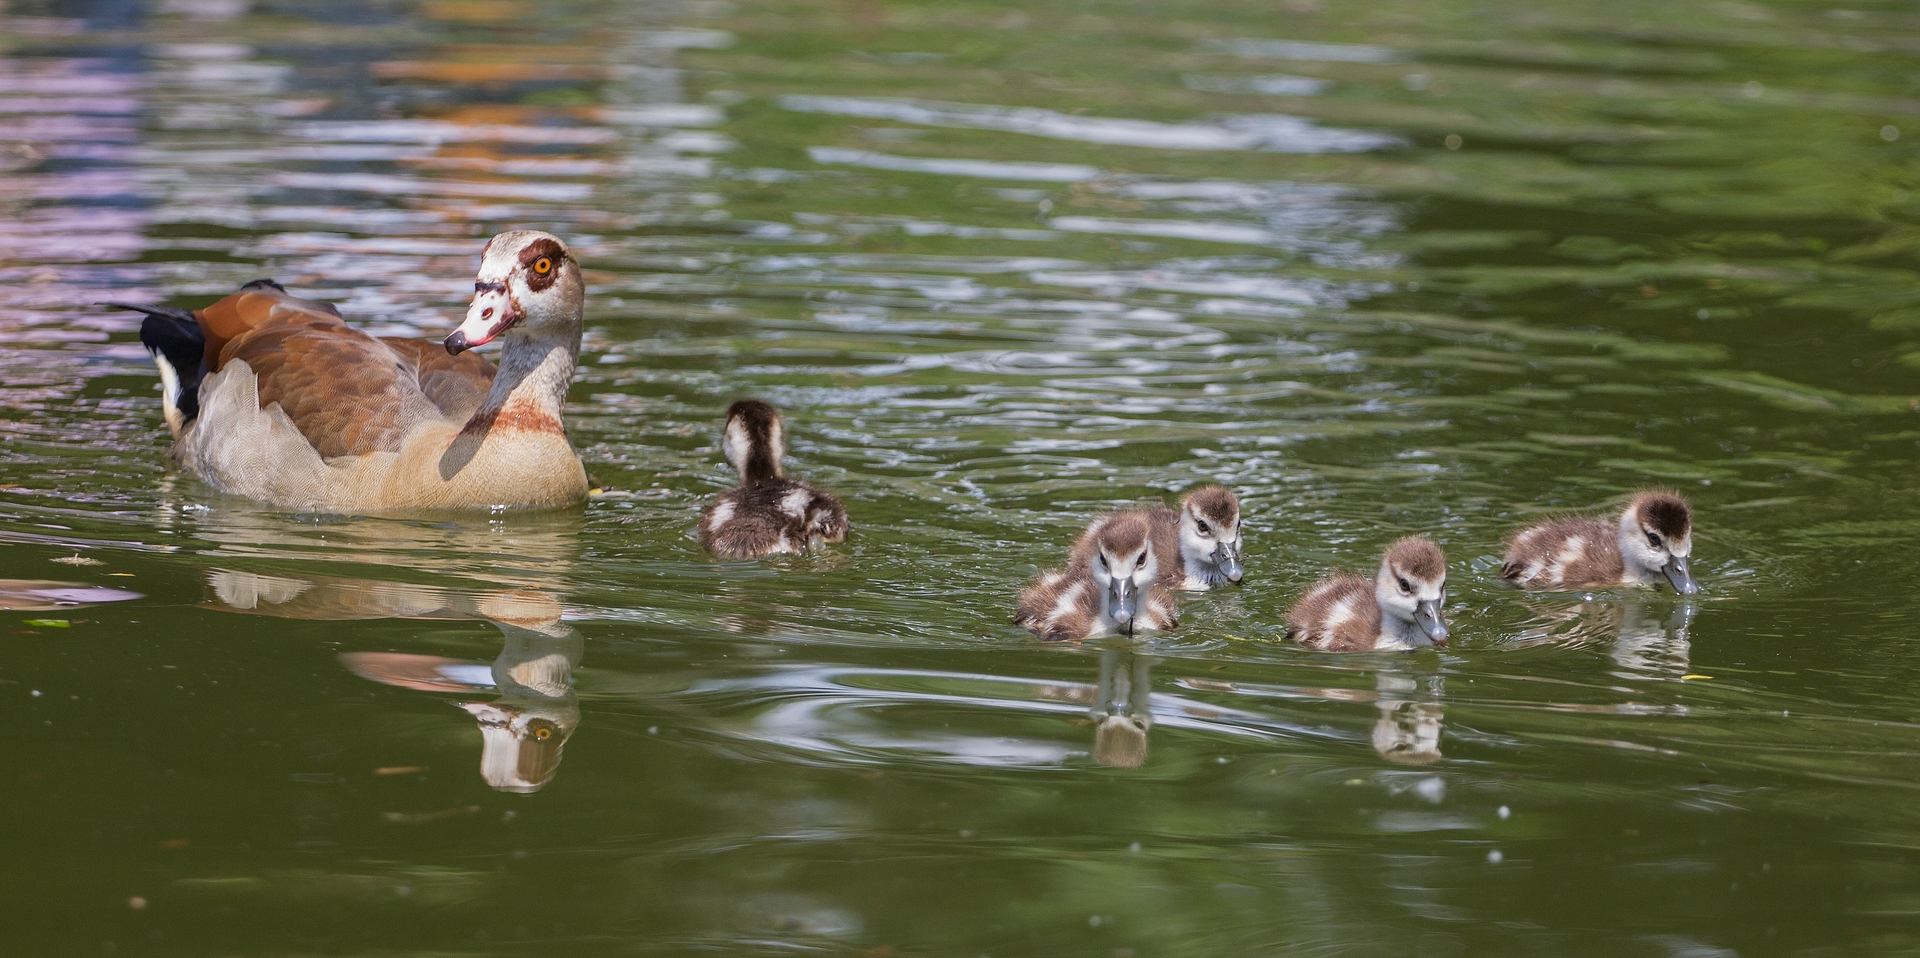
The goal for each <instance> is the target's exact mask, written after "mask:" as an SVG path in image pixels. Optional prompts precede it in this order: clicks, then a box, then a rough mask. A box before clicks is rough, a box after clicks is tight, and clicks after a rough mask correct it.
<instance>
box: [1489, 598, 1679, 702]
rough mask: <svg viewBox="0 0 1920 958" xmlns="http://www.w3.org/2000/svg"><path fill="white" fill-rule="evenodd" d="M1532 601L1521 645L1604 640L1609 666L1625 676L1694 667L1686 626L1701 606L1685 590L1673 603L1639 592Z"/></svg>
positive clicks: (1675, 673) (1665, 674) (1664, 674)
mask: <svg viewBox="0 0 1920 958" xmlns="http://www.w3.org/2000/svg"><path fill="white" fill-rule="evenodd" d="M1530 606H1531V610H1532V611H1533V613H1534V619H1535V624H1534V625H1533V626H1531V627H1530V628H1528V629H1526V630H1525V631H1523V632H1522V633H1521V635H1520V640H1519V641H1518V642H1517V643H1515V644H1516V645H1522V646H1524V645H1538V644H1541V643H1545V642H1557V643H1567V644H1582V645H1584V644H1595V645H1597V644H1601V643H1605V644H1606V645H1607V646H1608V655H1609V656H1610V657H1611V658H1612V659H1613V664H1614V668H1613V669H1612V670H1610V671H1611V673H1612V674H1613V675H1616V676H1619V677H1620V678H1627V679H1666V680H1674V681H1677V680H1679V679H1680V678H1681V677H1682V676H1685V675H1686V674H1687V673H1688V672H1689V671H1691V660H1692V642H1691V641H1690V640H1689V639H1688V637H1687V631H1688V629H1689V628H1690V627H1691V626H1692V625H1693V617H1694V616H1695V615H1697V614H1698V613H1699V611H1700V602H1699V600H1698V599H1695V598H1693V597H1692V596H1681V597H1680V599H1679V601H1677V602H1674V603H1673V604H1672V606H1671V607H1668V605H1667V604H1666V603H1663V602H1659V601H1657V600H1656V601H1648V600H1645V599H1638V598H1628V599H1614V600H1606V601H1587V602H1580V603H1578V604H1575V605H1565V606H1557V607H1556V606H1551V605H1547V604H1545V603H1540V604H1537V605H1536V604H1530Z"/></svg>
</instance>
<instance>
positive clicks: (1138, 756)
mask: <svg viewBox="0 0 1920 958" xmlns="http://www.w3.org/2000/svg"><path fill="white" fill-rule="evenodd" d="M1153 662H1154V659H1153V657H1152V656H1147V655H1139V654H1137V653H1135V652H1133V651H1132V650H1122V649H1101V650H1100V684H1099V686H1097V687H1096V688H1095V689H1094V692H1093V760H1094V761H1096V762H1099V763H1100V764H1102V765H1107V766H1111V767H1113V768H1139V767H1140V766H1142V765H1145V764H1146V763H1147V730H1148V729H1151V728H1153V709H1152V708H1151V707H1150V706H1149V705H1148V702H1147V700H1148V697H1149V696H1150V695H1151V694H1152V692H1153V683H1152V677H1151V673H1152V671H1153Z"/></svg>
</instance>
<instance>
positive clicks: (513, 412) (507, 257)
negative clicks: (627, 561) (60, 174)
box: [105, 230, 587, 512]
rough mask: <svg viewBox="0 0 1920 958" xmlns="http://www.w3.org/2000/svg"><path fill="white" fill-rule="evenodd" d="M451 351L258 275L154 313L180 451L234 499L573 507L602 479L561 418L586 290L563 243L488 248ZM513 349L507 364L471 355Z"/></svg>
mask: <svg viewBox="0 0 1920 958" xmlns="http://www.w3.org/2000/svg"><path fill="white" fill-rule="evenodd" d="M480 257H481V261H480V272H479V274H478V276H477V277H476V278H475V282H474V284H473V288H474V294H473V302H472V304H471V305H470V306H469V307H468V309H467V317H466V321H465V322H463V323H461V324H460V328H459V329H457V330H455V331H454V333H453V335H451V336H449V337H447V339H446V342H445V344H444V346H445V348H444V349H443V348H442V347H441V344H436V343H431V342H427V341H425V340H413V339H398V338H376V337H374V336H370V335H368V334H366V333H364V332H361V331H360V330H358V329H355V328H353V327H352V326H349V325H347V324H346V322H345V321H344V320H342V319H341V318H340V313H339V311H338V310H336V309H335V308H334V307H333V306H332V305H331V304H328V303H321V302H315V301H312V300H304V299H298V298H296V297H294V296H291V295H288V293H287V291H286V290H285V289H284V288H282V287H281V286H280V284H278V283H275V282H273V281H272V280H255V281H254V282H251V283H248V284H247V285H245V286H243V287H241V289H240V291H239V292H238V293H235V294H233V295H232V296H228V297H226V298H225V299H222V300H220V301H219V302H216V303H214V304H212V305H211V306H208V307H206V308H205V309H199V310H191V311H189V310H184V309H174V308H171V307H165V306H139V305H133V304H126V303H108V304H105V305H110V306H118V307H121V308H123V309H133V310H138V311H140V312H142V313H145V314H146V320H145V321H144V322H142V323H141V325H140V341H141V343H143V344H145V345H146V347H147V351H148V352H150V353H152V354H153V358H154V363H155V364H156V365H158V366H159V367H160V379H161V382H162V384H163V389H164V393H163V399H162V406H163V409H164V411H165V414H166V419H167V426H168V428H169V429H171V430H172V432H173V437H174V445H173V452H172V455H173V457H174V458H175V459H177V460H179V462H180V463H181V464H182V465H183V466H185V467H186V468H187V469H189V470H191V471H192V472H193V473H195V474H196V475H198V476H200V478H202V479H203V480H205V481H206V482H207V483H208V484H209V485H211V486H213V487H214V488H216V489H219V490H220V491H222V492H226V493H232V494H235V495H242V496H248V497H251V498H254V499H259V500H262V501H264V502H268V503H272V504H273V505H276V506H281V507H284V508H291V509H324V510H337V511H370V512H374V511H384V510H402V509H479V508H501V507H506V508H528V507H552V506H566V505H571V504H574V503H577V502H580V501H581V500H582V499H585V498H586V495H587V476H586V472H585V470H584V469H583V468H582V467H581V465H580V457H579V456H578V455H577V454H575V453H574V451H573V445H572V443H570V442H568V441H567V433H566V430H565V429H564V428H563V427H562V426H561V424H560V412H561V407H562V405H563V404H564V403H565V401H566V396H567V387H568V386H569V385H570V384H571V382H572V380H573V368H574V363H575V361H576V360H577V359H578V357H579V354H580V326H581V312H582V307H583V303H584V301H585V287H584V285H583V283H582V282H581V278H580V266H579V264H578V263H577V262H575V260H574V258H573V254H572V253H571V252H569V251H568V250H567V246H566V244H565V243H562V242H561V241H560V240H559V238H558V237H555V236H553V235H552V234H549V233H542V232H537V231H534V230H519V231H515V232H510V233H501V234H500V235H498V236H495V237H494V238H493V239H492V240H490V241H488V243H487V245H486V248H485V249H483V250H482V251H481V254H480ZM495 339H499V340H501V342H502V346H503V348H502V350H501V353H500V366H499V368H498V369H496V368H495V367H494V365H493V364H492V363H490V362H488V361H487V360H485V359H483V358H481V357H479V356H478V355H476V354H474V353H470V352H467V351H468V350H470V349H472V348H473V347H475V346H480V345H484V344H486V343H489V342H492V341H493V340H495Z"/></svg>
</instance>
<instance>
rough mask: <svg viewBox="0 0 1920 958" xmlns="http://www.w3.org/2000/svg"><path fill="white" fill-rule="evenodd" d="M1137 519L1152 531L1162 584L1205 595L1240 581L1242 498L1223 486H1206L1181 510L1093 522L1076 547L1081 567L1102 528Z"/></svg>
mask: <svg viewBox="0 0 1920 958" xmlns="http://www.w3.org/2000/svg"><path fill="white" fill-rule="evenodd" d="M1122 515H1138V516H1142V517H1144V518H1145V519H1146V520H1147V522H1148V523H1150V524H1151V525H1152V527H1153V555H1154V558H1155V559H1156V560H1158V563H1157V564H1158V565H1159V566H1160V584H1161V585H1164V586H1166V587H1167V588H1168V589H1172V590H1184V591H1187V592H1205V591H1207V590H1209V589H1213V588H1217V587H1219V586H1223V585H1227V584H1229V583H1235V584H1237V583H1239V581H1240V578H1241V576H1242V574H1243V572H1244V570H1243V569H1242V567H1241V565H1240V544H1241V535H1240V497H1239V496H1236V495H1234V494H1233V490H1231V489H1228V488H1227V487H1225V486H1202V487H1200V488H1198V489H1195V490H1194V491H1192V492H1189V493H1187V494H1186V495H1184V496H1182V497H1180V507H1179V508H1178V509H1177V510H1176V509H1169V508H1167V507H1166V506H1160V505H1155V506H1148V507H1145V508H1142V509H1129V510H1126V511H1125V512H1116V513H1113V514H1112V515H1108V516H1102V517H1101V518H1099V519H1095V520H1094V521H1093V523H1092V524H1091V525H1089V526H1088V527H1087V531H1085V532H1082V533H1081V534H1080V538H1079V540H1078V541H1076V542H1075V543H1074V546H1073V554H1074V556H1075V557H1076V558H1074V559H1070V560H1068V564H1069V565H1073V564H1077V563H1079V562H1082V561H1084V560H1085V559H1086V557H1087V556H1088V555H1090V554H1091V550H1092V548H1093V542H1094V538H1095V537H1096V536H1097V535H1098V534H1099V531H1100V528H1101V526H1102V524H1104V523H1106V522H1108V521H1110V520H1112V519H1113V518H1114V517H1115V516H1122Z"/></svg>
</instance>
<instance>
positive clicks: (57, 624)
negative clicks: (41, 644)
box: [20, 619, 70, 629]
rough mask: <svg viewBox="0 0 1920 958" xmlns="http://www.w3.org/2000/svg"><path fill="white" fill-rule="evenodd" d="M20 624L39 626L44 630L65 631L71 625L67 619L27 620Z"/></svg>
mask: <svg viewBox="0 0 1920 958" xmlns="http://www.w3.org/2000/svg"><path fill="white" fill-rule="evenodd" d="M20 624H21V625H32V626H38V627H40V628H42V629H64V628H66V627H67V626H68V625H69V624H70V623H68V622H67V620H65V619H27V620H25V621H23V622H21V623H20Z"/></svg>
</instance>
